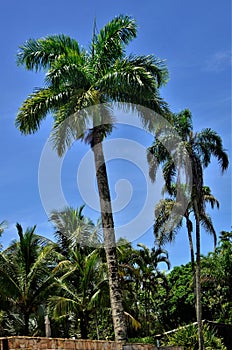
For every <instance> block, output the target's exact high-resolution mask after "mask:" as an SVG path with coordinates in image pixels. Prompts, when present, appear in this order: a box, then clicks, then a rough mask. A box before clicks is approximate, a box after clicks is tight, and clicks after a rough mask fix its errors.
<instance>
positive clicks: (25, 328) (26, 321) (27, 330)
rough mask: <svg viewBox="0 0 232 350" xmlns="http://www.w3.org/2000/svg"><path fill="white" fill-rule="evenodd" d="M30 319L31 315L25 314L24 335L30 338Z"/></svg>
mask: <svg viewBox="0 0 232 350" xmlns="http://www.w3.org/2000/svg"><path fill="white" fill-rule="evenodd" d="M29 318H30V315H29V313H28V312H25V313H24V332H23V333H24V334H23V335H25V336H28V335H29Z"/></svg>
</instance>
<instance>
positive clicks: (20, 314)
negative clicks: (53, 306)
mask: <svg viewBox="0 0 232 350" xmlns="http://www.w3.org/2000/svg"><path fill="white" fill-rule="evenodd" d="M16 227H17V231H18V235H19V241H16V242H15V243H13V244H12V245H11V246H10V247H8V248H7V249H6V250H4V251H3V252H1V254H0V296H1V299H2V300H3V302H4V306H5V307H4V309H5V311H6V312H7V315H8V317H9V318H10V319H11V323H12V326H14V327H13V329H15V330H16V331H17V333H18V334H19V335H29V333H30V329H29V323H30V317H31V316H32V315H33V314H35V313H39V308H40V307H41V306H42V305H46V302H47V296H48V289H49V286H50V284H51V282H52V278H53V277H52V274H51V270H52V267H54V264H55V261H56V254H55V250H54V246H53V245H52V244H51V242H49V241H48V240H47V239H46V238H44V237H42V236H38V235H36V234H35V228H36V227H35V226H34V227H33V228H27V229H26V231H25V232H23V229H22V226H21V225H19V224H17V225H16ZM15 326H16V327H15Z"/></svg>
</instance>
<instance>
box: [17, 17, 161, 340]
mask: <svg viewBox="0 0 232 350" xmlns="http://www.w3.org/2000/svg"><path fill="white" fill-rule="evenodd" d="M136 30H137V28H136V23H135V21H134V19H132V18H130V17H128V16H123V15H120V16H118V17H115V18H114V19H113V20H112V21H110V22H109V23H108V24H106V25H105V26H104V27H103V28H102V29H101V30H100V32H99V33H96V30H94V34H93V38H92V42H91V44H90V48H89V51H86V50H84V49H81V48H80V46H79V44H78V42H77V41H76V40H74V39H71V38H69V37H67V36H65V35H54V36H48V37H46V38H42V39H38V40H34V39H30V40H28V41H27V42H26V43H25V44H24V45H23V46H21V47H20V52H19V54H18V64H19V65H24V66H25V67H26V69H28V70H35V71H38V70H40V69H43V70H45V72H46V76H45V87H44V88H41V89H37V90H35V91H34V92H33V93H32V94H31V95H30V96H29V97H28V98H27V99H26V100H25V101H24V103H23V104H22V106H21V108H20V109H19V113H18V115H17V118H16V126H17V127H18V129H19V130H20V131H21V132H22V133H24V134H30V133H34V132H36V131H37V130H38V129H39V127H40V124H41V121H42V120H43V119H44V118H45V117H46V115H47V114H48V113H49V112H52V114H53V116H54V127H53V141H54V146H55V148H56V150H57V152H58V154H59V155H62V154H63V153H64V151H65V149H66V148H67V147H69V146H71V144H72V141H73V140H76V139H80V140H85V141H86V142H87V143H88V144H89V145H90V146H91V148H92V150H93V153H94V161H95V168H96V177H97V184H98V191H99V198H100V207H101V218H102V226H103V234H104V243H105V251H106V258H107V264H108V271H109V287H110V299H111V308H112V316H113V323H114V331H115V339H116V340H125V339H126V327H125V318H124V312H123V306H122V296H121V290H120V286H119V280H118V268H117V253H116V242H115V234H114V221H113V214H112V208H111V198H110V190H109V184H108V179H107V172H106V165H105V159H104V153H103V148H102V141H103V139H104V138H105V137H106V136H107V135H108V134H109V133H110V132H111V131H112V115H111V111H110V110H109V109H108V108H107V106H106V105H101V106H99V104H102V103H105V102H108V101H110V102H112V101H114V102H127V103H128V104H140V105H143V106H145V107H149V108H151V109H153V110H155V111H157V112H159V113H164V112H165V111H166V110H167V106H166V104H165V103H164V102H163V100H162V99H161V98H160V95H159V92H158V89H159V87H160V86H161V85H162V84H164V83H165V82H166V81H167V70H166V67H165V66H164V64H163V62H162V61H161V60H159V59H156V58H155V57H154V56H152V55H150V56H132V55H130V56H129V57H127V56H126V55H125V48H126V45H127V44H128V43H129V42H130V41H131V40H132V39H133V38H135V37H136ZM91 106H92V109H91V110H89V114H88V113H86V109H85V108H87V107H91ZM93 106H94V107H93ZM133 108H135V109H138V112H139V115H140V117H141V119H142V121H143V124H144V125H145V126H147V127H148V128H150V129H152V128H153V123H152V121H151V120H150V118H149V120H148V118H147V116H145V115H144V114H143V113H142V111H141V110H140V108H139V107H138V108H137V105H136V106H135V105H134V106H133ZM83 109H85V110H83ZM71 115H72V118H71V119H70V118H69V117H70V116H71ZM90 119H91V120H92V127H91V128H89V129H88V130H87V125H88V123H89V120H90ZM64 121H66V123H65V122H64Z"/></svg>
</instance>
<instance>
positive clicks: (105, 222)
mask: <svg viewBox="0 0 232 350" xmlns="http://www.w3.org/2000/svg"><path fill="white" fill-rule="evenodd" d="M92 150H93V153H94V161H95V167H96V177H97V184H98V192H99V197H100V207H101V218H102V226H103V235H104V244H105V253H106V260H107V266H108V275H109V288H110V302H111V309H112V318H113V325H114V333H115V340H116V341H125V340H126V320H125V315H124V310H123V305H122V293H121V287H120V283H119V276H118V262H117V251H116V241H115V231H114V221H113V213H112V207H111V198H110V190H109V184H108V177H107V171H106V165H105V158H104V154H103V149H102V143H101V139H100V136H98V133H97V132H96V133H95V135H94V140H93V144H92Z"/></svg>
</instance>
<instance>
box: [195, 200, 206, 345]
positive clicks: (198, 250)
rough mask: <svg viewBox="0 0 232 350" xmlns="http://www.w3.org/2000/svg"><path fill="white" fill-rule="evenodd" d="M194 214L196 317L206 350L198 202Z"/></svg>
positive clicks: (202, 343) (201, 339) (200, 337)
mask: <svg viewBox="0 0 232 350" xmlns="http://www.w3.org/2000/svg"><path fill="white" fill-rule="evenodd" d="M194 212H195V219H196V316H197V325H198V346H199V350H204V338H203V325H202V305H201V280H200V278H201V244H200V215H199V211H198V205H197V201H196V200H194Z"/></svg>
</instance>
